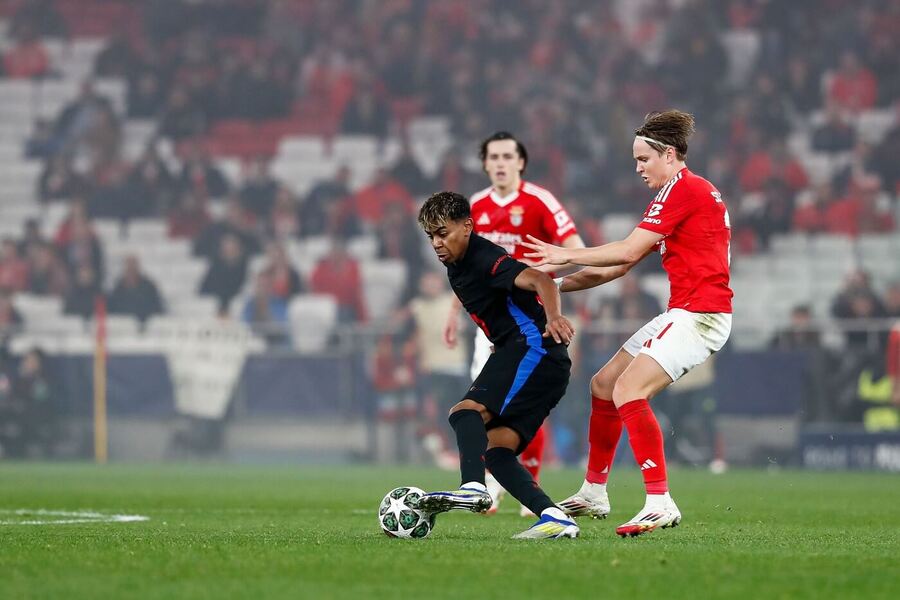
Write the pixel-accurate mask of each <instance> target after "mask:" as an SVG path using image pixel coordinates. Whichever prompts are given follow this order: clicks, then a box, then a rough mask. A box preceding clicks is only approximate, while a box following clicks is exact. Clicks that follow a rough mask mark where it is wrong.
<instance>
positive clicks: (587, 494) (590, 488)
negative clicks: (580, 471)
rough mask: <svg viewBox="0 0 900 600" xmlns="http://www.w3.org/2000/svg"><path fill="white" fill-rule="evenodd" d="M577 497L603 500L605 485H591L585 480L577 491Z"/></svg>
mask: <svg viewBox="0 0 900 600" xmlns="http://www.w3.org/2000/svg"><path fill="white" fill-rule="evenodd" d="M578 495H579V496H581V497H582V498H605V497H606V484H605V483H591V482H590V481H588V480H587V479H585V480H584V483H582V484H581V489H580V490H578Z"/></svg>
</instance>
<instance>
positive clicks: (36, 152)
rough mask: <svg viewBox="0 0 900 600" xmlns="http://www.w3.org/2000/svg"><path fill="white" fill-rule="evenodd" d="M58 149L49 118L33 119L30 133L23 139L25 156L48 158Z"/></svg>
mask: <svg viewBox="0 0 900 600" xmlns="http://www.w3.org/2000/svg"><path fill="white" fill-rule="evenodd" d="M58 149H59V147H58V141H57V139H56V137H55V136H54V135H53V123H51V122H50V120H49V119H44V118H37V119H35V120H34V125H33V129H32V131H31V135H29V136H28V139H27V140H25V157H26V158H44V159H49V158H50V157H51V156H53V155H54V154H56V152H57V150H58ZM45 168H46V167H45ZM41 199H42V200H45V199H46V198H43V197H41Z"/></svg>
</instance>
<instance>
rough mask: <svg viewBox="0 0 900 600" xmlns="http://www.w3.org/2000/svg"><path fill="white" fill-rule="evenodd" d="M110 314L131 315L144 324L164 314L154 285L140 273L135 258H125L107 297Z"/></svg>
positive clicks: (138, 263) (131, 256)
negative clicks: (120, 274) (122, 267)
mask: <svg viewBox="0 0 900 600" xmlns="http://www.w3.org/2000/svg"><path fill="white" fill-rule="evenodd" d="M108 310H109V312H110V313H111V314H119V315H132V316H134V317H135V318H137V319H138V320H139V321H141V322H144V321H146V320H147V319H148V318H149V317H151V316H152V315H160V314H163V313H164V312H165V310H164V308H163V302H162V298H161V297H160V295H159V290H158V289H157V288H156V284H155V283H153V281H151V280H150V278H149V277H147V276H146V275H144V273H143V272H142V271H141V264H140V262H139V261H138V258H137V256H135V255H133V254H131V255H129V256H127V257H125V268H124V270H123V272H122V276H121V277H120V278H119V281H118V282H116V285H115V287H113V290H112V292H111V293H110V295H109V303H108Z"/></svg>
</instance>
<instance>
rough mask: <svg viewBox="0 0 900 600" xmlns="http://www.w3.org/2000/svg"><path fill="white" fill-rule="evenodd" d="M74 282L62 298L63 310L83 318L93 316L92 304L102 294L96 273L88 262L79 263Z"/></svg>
mask: <svg viewBox="0 0 900 600" xmlns="http://www.w3.org/2000/svg"><path fill="white" fill-rule="evenodd" d="M73 279H74V283H73V284H72V287H70V288H69V291H68V292H66V296H65V298H64V299H63V312H64V313H65V314H67V315H75V316H78V317H82V318H84V319H90V318H91V317H92V316H94V304H95V302H96V301H97V298H98V297H100V296H102V295H103V291H102V290H101V288H100V282H99V281H98V279H97V274H96V272H95V271H94V269H93V268H92V267H91V265H90V264H82V265H79V266H78V268H77V269H76V271H75V275H74V278H73Z"/></svg>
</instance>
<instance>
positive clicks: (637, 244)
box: [524, 110, 733, 537]
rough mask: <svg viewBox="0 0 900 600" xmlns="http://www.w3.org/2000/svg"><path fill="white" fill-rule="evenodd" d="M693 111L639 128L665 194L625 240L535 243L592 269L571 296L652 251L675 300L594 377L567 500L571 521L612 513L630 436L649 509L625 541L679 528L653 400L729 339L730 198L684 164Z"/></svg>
mask: <svg viewBox="0 0 900 600" xmlns="http://www.w3.org/2000/svg"><path fill="white" fill-rule="evenodd" d="M693 132H694V118H693V116H692V115H689V114H687V113H684V112H681V111H678V110H667V111H664V112H655V113H650V114H649V115H647V117H646V118H645V120H644V123H643V125H641V126H640V127H638V128H637V129H636V130H635V137H634V144H633V147H632V149H633V152H634V160H635V161H636V163H637V173H638V175H640V177H641V178H642V179H643V180H644V182H645V183H646V184H647V186H648V187H649V188H650V189H653V190H659V192H658V193H657V194H656V197H655V198H654V199H653V201H652V202H651V203H650V205H649V206H648V207H647V209H646V210H645V211H644V216H643V218H642V219H641V222H640V223H639V224H638V226H637V227H636V228H635V229H634V230H633V231H632V232H631V233H630V234H629V235H628V237H626V238H625V239H624V240H621V241H617V242H612V243H610V244H605V245H603V246H597V247H594V248H583V249H572V248H560V247H558V246H554V245H551V244H548V243H546V242H543V241H541V240H538V239H535V238H531V239H530V241H528V242H525V244H524V245H525V246H527V247H529V248H530V249H531V250H532V251H531V252H527V253H526V254H525V256H526V257H529V258H532V259H537V260H538V263H537V264H541V265H568V264H574V265H585V266H588V267H590V268H588V269H583V270H581V271H579V272H577V273H574V274H571V275H568V276H566V277H563V278H559V279H557V282H558V284H559V285H560V290H562V291H564V292H569V291H575V290H582V289H587V288H590V287H593V286H596V285H600V284H602V283H606V282H608V281H611V280H613V279H616V278H617V277H621V276H622V275H624V274H625V273H627V272H628V270H629V269H631V267H632V266H634V265H635V264H636V263H637V262H638V261H640V260H641V259H642V258H644V257H645V256H646V255H647V254H649V253H650V252H653V251H654V250H655V251H658V252H659V253H660V254H662V264H663V268H664V269H665V270H666V272H667V273H668V275H669V285H670V289H671V294H670V298H669V306H668V309H667V310H666V312H664V313H663V314H661V315H659V316H658V317H656V318H654V319H653V320H652V321H650V322H649V323H647V324H646V325H644V326H643V327H642V328H641V329H640V330H639V331H638V332H637V333H635V334H634V335H633V336H632V337H631V338H630V339H629V340H628V341H627V342H625V344H624V345H623V346H622V348H621V349H620V350H619V351H618V352H617V353H616V354H615V356H613V357H612V358H611V359H610V361H609V362H608V363H606V365H604V366H603V368H601V369H600V370H599V371H598V372H597V373H596V374H595V375H594V377H593V378H592V379H591V395H592V411H591V420H590V427H589V440H590V454H589V456H588V468H587V473H586V475H585V481H584V484H583V485H582V487H581V489H580V490H579V491H578V492H577V493H576V494H574V495H572V496H571V497H569V498H567V499H566V500H564V501H563V502H561V503H560V506H562V507H563V508H564V509H565V510H566V512H567V513H568V514H569V515H572V516H581V515H591V516H594V517H599V518H602V517H605V516H606V515H607V514H609V497H608V496H607V492H606V481H607V477H608V475H609V469H610V467H611V466H612V464H613V457H614V454H615V450H616V445H617V444H618V441H619V437H620V435H621V433H622V427H623V426H624V427H625V429H627V430H628V438H629V442H630V444H631V448H632V450H633V451H634V456H635V459H636V460H637V463H638V465H639V466H640V468H641V473H642V474H643V477H644V486H645V488H646V491H647V499H646V503H645V504H644V508H643V509H641V511H640V512H638V514H637V515H636V516H635V517H634V518H633V519H631V520H630V521H628V522H626V523H624V524H622V525H620V526H619V527H618V528H617V529H616V533H618V534H619V535H621V536H623V537H624V536H627V535H632V536H634V535H639V534H641V533H645V532H649V531H652V530H654V529H656V528H658V527H662V528H665V527H674V526H675V525H678V523H679V522H680V521H681V512H679V510H678V507H677V506H676V505H675V502H674V501H673V500H672V498H671V496H670V495H669V488H668V482H667V478H666V460H665V455H664V451H663V438H662V433H661V431H660V428H659V423H658V422H657V420H656V417H655V416H654V414H653V411H651V410H650V405H649V404H648V400H649V399H650V398H652V397H653V396H654V395H656V394H657V393H659V392H660V391H661V390H663V389H664V388H665V387H666V386H668V385H669V384H671V383H672V382H673V381H675V380H677V379H678V378H679V377H681V376H682V375H684V374H685V373H687V372H688V371H689V370H690V369H692V368H693V367H695V366H697V365H698V364H700V363H702V362H703V361H705V360H706V359H707V358H709V356H710V355H711V354H712V353H713V352H717V351H718V350H719V349H721V348H722V346H723V345H724V344H725V342H726V341H727V339H728V336H729V334H730V333H731V298H732V295H733V294H732V291H731V288H729V286H728V280H729V263H730V249H729V247H730V240H731V227H730V224H729V219H728V210H727V209H726V208H725V203H724V202H723V201H722V195H721V194H720V193H719V191H718V190H717V189H716V188H715V186H713V185H712V184H711V183H710V182H709V181H707V180H705V179H703V178H702V177H700V176H699V175H696V174H694V173H692V172H691V171H690V170H689V169H688V168H687V166H686V165H685V158H686V156H687V151H688V139H689V138H690V136H691V134H692V133H693Z"/></svg>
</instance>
